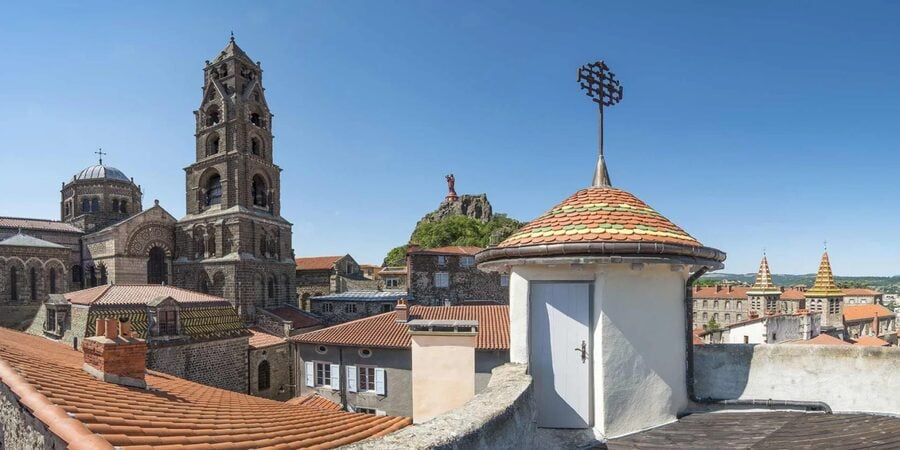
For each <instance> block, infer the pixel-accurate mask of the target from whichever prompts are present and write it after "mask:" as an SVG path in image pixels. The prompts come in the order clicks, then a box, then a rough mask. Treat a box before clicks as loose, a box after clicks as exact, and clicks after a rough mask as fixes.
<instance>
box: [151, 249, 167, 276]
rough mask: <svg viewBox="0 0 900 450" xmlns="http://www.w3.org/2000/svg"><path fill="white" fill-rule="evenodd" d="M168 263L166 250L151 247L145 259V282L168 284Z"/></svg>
mask: <svg viewBox="0 0 900 450" xmlns="http://www.w3.org/2000/svg"><path fill="white" fill-rule="evenodd" d="M168 281H169V277H168V264H166V251H165V250H163V249H162V248H160V247H153V248H151V249H150V253H149V256H148V259H147V283H148V284H168Z"/></svg>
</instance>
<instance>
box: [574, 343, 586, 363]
mask: <svg viewBox="0 0 900 450" xmlns="http://www.w3.org/2000/svg"><path fill="white" fill-rule="evenodd" d="M575 351H576V352H581V362H582V363H584V362H586V361H587V342H585V341H581V348H578V347H575Z"/></svg>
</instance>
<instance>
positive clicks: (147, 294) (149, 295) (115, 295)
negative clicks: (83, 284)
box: [65, 284, 227, 305]
mask: <svg viewBox="0 0 900 450" xmlns="http://www.w3.org/2000/svg"><path fill="white" fill-rule="evenodd" d="M65 297H66V300H68V301H69V302H70V303H73V304H76V305H144V304H147V303H148V302H150V301H151V300H153V299H155V298H157V297H172V298H173V299H175V301H177V302H179V303H222V302H227V300H225V299H224V298H222V297H216V296H213V295H208V294H203V293H200V292H195V291H189V290H187V289H181V288H177V287H173V286H164V285H161V284H104V285H102V286H97V287H92V288H88V289H82V290H80V291H73V292H69V293H67V294H65Z"/></svg>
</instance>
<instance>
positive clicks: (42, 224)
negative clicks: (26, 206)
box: [0, 217, 84, 234]
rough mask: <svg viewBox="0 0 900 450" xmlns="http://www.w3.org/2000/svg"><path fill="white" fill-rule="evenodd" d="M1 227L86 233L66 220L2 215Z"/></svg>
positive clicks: (0, 219) (0, 218)
mask: <svg viewBox="0 0 900 450" xmlns="http://www.w3.org/2000/svg"><path fill="white" fill-rule="evenodd" d="M0 227H3V228H21V229H23V230H42V231H61V232H66V233H79V234H81V233H84V232H83V231H81V229H79V228H78V227H75V226H74V225H69V224H67V223H65V222H58V221H56V220H46V219H23V218H19V217H0Z"/></svg>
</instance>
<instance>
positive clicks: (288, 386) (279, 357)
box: [247, 329, 297, 401]
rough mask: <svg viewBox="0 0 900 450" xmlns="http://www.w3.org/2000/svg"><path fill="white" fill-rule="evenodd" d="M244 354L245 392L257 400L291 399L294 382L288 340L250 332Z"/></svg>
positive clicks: (293, 392) (294, 390) (255, 330)
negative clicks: (246, 370) (247, 368)
mask: <svg viewBox="0 0 900 450" xmlns="http://www.w3.org/2000/svg"><path fill="white" fill-rule="evenodd" d="M251 332H252V333H253V336H251V337H250V347H249V351H248V353H247V364H248V365H247V367H249V369H250V370H249V380H248V381H249V384H248V389H249V390H248V393H249V394H250V395H255V396H257V397H265V398H270V399H272V400H279V401H285V400H289V399H291V398H293V397H294V396H295V393H296V392H297V389H296V387H295V386H296V385H297V383H296V380H295V379H294V355H293V352H292V351H291V346H290V344H289V343H288V341H287V340H286V339H285V338H284V337H281V336H276V335H272V334H268V333H266V332H265V331H262V330H259V329H254V330H251Z"/></svg>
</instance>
